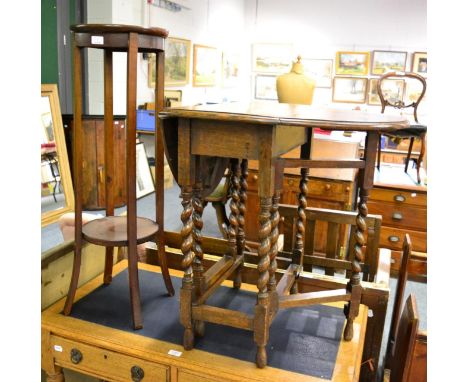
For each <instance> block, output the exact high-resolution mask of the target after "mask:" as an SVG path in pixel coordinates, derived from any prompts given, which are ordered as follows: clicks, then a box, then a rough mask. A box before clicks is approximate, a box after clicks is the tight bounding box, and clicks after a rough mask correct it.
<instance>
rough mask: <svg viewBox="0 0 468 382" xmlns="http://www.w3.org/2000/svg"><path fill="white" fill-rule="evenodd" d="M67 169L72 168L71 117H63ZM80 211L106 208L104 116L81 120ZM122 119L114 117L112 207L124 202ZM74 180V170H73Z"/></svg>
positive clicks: (85, 116)
mask: <svg viewBox="0 0 468 382" xmlns="http://www.w3.org/2000/svg"><path fill="white" fill-rule="evenodd" d="M62 120H63V128H64V131H65V140H66V142H67V151H68V153H69V160H70V167H71V169H73V168H74V167H73V115H69V114H64V115H62ZM82 121H83V122H82V124H83V147H84V152H83V191H82V192H83V208H84V209H86V210H100V209H105V206H106V200H105V197H106V194H105V179H104V166H105V164H104V162H105V158H104V148H103V147H102V145H101V144H97V143H98V142H103V141H104V117H103V116H101V115H84V116H83V120H82ZM125 158H126V153H125V116H114V198H115V199H114V204H115V206H116V207H121V206H123V205H124V203H125V200H126V193H127V191H126V188H125V173H126V162H125ZM72 178H73V170H72Z"/></svg>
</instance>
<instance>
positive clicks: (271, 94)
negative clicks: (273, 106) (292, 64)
mask: <svg viewBox="0 0 468 382" xmlns="http://www.w3.org/2000/svg"><path fill="white" fill-rule="evenodd" d="M276 77H277V76H276V75H274V74H257V75H256V76H255V91H254V98H255V99H261V100H271V101H275V100H278V93H277V92H276Z"/></svg>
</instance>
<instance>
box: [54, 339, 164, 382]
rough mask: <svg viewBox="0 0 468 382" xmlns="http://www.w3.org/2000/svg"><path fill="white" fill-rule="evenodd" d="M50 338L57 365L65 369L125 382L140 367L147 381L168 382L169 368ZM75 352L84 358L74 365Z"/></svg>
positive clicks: (77, 343) (74, 342)
mask: <svg viewBox="0 0 468 382" xmlns="http://www.w3.org/2000/svg"><path fill="white" fill-rule="evenodd" d="M50 337H51V338H50V344H51V347H52V354H53V356H54V358H55V362H56V363H57V364H58V365H60V366H62V367H66V368H73V369H74V370H78V371H82V372H84V373H86V374H88V373H91V374H93V375H95V376H102V377H103V378H104V377H105V379H106V380H112V381H125V382H126V381H129V380H132V378H131V371H130V370H131V368H132V367H133V366H139V367H140V368H142V369H143V371H144V379H145V380H148V381H151V380H153V381H169V367H168V366H164V365H160V364H157V363H155V362H148V361H144V360H142V359H135V358H133V357H129V356H126V355H123V354H120V353H117V352H113V351H110V350H105V349H101V348H99V347H96V346H90V345H86V344H83V343H80V342H77V341H70V340H68V339H65V338H62V337H59V336H55V335H51V336H50ZM57 349H59V350H57ZM72 349H78V350H79V351H80V352H81V354H82V356H83V358H82V360H81V361H80V362H79V363H78V364H75V363H73V362H72V361H71V359H70V352H71V350H72Z"/></svg>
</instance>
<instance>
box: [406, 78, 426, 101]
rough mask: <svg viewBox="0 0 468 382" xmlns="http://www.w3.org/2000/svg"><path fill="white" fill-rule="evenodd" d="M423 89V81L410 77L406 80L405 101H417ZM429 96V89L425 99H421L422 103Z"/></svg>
mask: <svg viewBox="0 0 468 382" xmlns="http://www.w3.org/2000/svg"><path fill="white" fill-rule="evenodd" d="M422 90H423V86H422V83H421V82H420V81H418V80H416V79H412V78H408V79H406V81H405V96H404V101H405V103H412V102H416V101H417V100H418V98H419V96H420V95H421V93H422ZM426 97H427V91H426V94H425V95H424V97H423V99H422V100H421V103H422V102H424V101H425V100H426Z"/></svg>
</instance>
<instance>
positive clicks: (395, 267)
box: [390, 251, 427, 281]
mask: <svg viewBox="0 0 468 382" xmlns="http://www.w3.org/2000/svg"><path fill="white" fill-rule="evenodd" d="M402 255H403V252H402V251H392V255H391V256H392V257H391V264H390V272H391V275H392V276H398V273H399V271H400V263H401V256H402ZM408 275H410V276H413V277H414V276H416V277H418V279H420V280H421V281H424V279H427V259H423V258H421V257H412V258H410V261H409V264H408Z"/></svg>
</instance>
